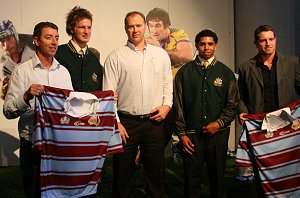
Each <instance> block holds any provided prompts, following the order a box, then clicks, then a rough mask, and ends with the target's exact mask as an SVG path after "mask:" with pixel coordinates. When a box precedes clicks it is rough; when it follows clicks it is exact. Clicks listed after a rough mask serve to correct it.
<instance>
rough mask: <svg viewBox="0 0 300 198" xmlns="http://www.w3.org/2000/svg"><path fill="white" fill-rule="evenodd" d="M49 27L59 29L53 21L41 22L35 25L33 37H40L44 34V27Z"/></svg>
mask: <svg viewBox="0 0 300 198" xmlns="http://www.w3.org/2000/svg"><path fill="white" fill-rule="evenodd" d="M47 27H49V28H52V29H55V30H57V31H58V27H57V26H56V25H55V24H54V23H51V22H48V21H46V22H40V23H38V24H36V25H35V27H34V30H33V35H32V36H33V38H34V37H37V38H38V39H40V38H41V35H42V30H43V29H44V28H47Z"/></svg>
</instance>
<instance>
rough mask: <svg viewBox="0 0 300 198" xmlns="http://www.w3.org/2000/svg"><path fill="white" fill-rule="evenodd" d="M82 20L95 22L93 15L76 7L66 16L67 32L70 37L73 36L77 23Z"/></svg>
mask: <svg viewBox="0 0 300 198" xmlns="http://www.w3.org/2000/svg"><path fill="white" fill-rule="evenodd" d="M81 19H89V20H91V21H92V22H93V15H92V14H91V13H90V12H89V11H88V10H87V9H84V8H81V7H79V6H75V7H74V8H73V9H72V10H70V12H69V13H67V16H66V32H67V34H68V35H69V36H71V35H72V30H73V28H74V27H75V25H76V23H77V22H78V21H79V20H81Z"/></svg>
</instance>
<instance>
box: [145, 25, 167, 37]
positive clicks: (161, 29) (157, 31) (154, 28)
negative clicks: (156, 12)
mask: <svg viewBox="0 0 300 198" xmlns="http://www.w3.org/2000/svg"><path fill="white" fill-rule="evenodd" d="M148 28H149V32H150V35H151V37H152V38H154V39H156V40H158V41H162V40H164V39H166V38H167V34H168V28H167V27H165V26H164V24H163V22H162V21H159V20H152V21H149V22H148Z"/></svg>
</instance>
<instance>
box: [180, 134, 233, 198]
mask: <svg viewBox="0 0 300 198" xmlns="http://www.w3.org/2000/svg"><path fill="white" fill-rule="evenodd" d="M229 131H230V129H229V128H227V129H225V130H223V131H219V132H217V133H216V134H214V135H212V136H208V135H203V134H193V135H188V137H189V138H190V139H191V141H192V142H193V144H194V146H195V152H194V153H193V154H192V155H190V154H187V153H185V152H184V154H183V156H182V158H183V165H184V176H185V184H184V194H185V197H189V198H194V197H195V198H199V197H201V183H202V179H203V177H205V176H206V175H203V174H202V173H203V168H204V165H205V164H206V167H207V173H208V179H209V188H210V197H211V198H223V197H225V196H226V195H225V190H224V172H225V166H226V155H227V149H228V138H229Z"/></svg>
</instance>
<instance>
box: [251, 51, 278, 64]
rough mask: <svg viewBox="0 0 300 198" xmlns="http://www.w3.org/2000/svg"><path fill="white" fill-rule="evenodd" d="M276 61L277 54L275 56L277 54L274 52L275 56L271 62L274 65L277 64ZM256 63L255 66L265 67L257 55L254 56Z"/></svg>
mask: <svg viewBox="0 0 300 198" xmlns="http://www.w3.org/2000/svg"><path fill="white" fill-rule="evenodd" d="M277 59H278V54H277V52H275V56H274V58H273V60H272V63H273V64H276V63H277ZM256 61H257V65H259V66H264V65H265V64H264V63H263V61H262V59H261V57H260V55H259V54H257V55H256Z"/></svg>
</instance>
